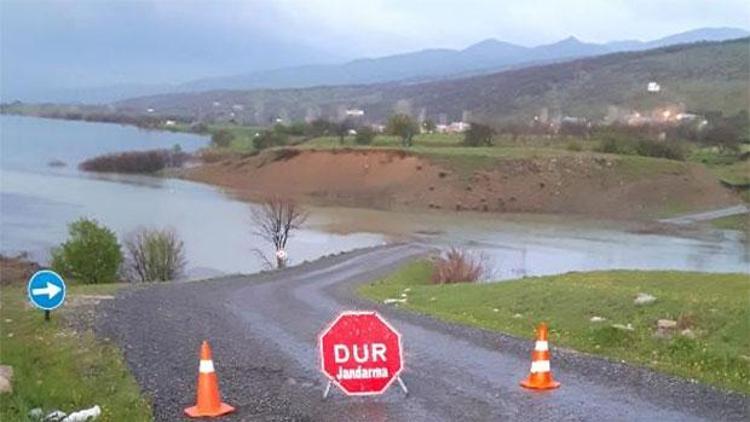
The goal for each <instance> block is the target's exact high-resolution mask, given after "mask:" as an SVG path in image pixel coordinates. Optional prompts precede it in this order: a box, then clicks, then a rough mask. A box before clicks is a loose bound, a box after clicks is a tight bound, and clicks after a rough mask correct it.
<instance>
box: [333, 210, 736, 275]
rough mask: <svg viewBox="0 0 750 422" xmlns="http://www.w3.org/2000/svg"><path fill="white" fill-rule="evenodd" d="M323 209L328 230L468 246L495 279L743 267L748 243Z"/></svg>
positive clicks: (496, 218) (557, 224)
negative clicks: (481, 259)
mask: <svg viewBox="0 0 750 422" xmlns="http://www.w3.org/2000/svg"><path fill="white" fill-rule="evenodd" d="M324 211H325V212H321V214H322V217H321V218H320V223H321V224H322V225H324V226H326V227H328V229H329V230H333V231H337V232H343V233H346V232H348V231H360V230H366V231H373V232H379V233H388V234H389V235H391V236H393V237H395V238H401V239H414V240H416V241H419V242H423V243H425V244H429V245H434V246H438V247H441V248H448V247H450V246H460V247H464V248H466V249H469V250H472V251H474V252H475V255H476V257H478V258H479V257H481V258H483V259H484V260H485V261H486V263H487V264H488V266H489V268H490V274H489V278H491V279H496V280H502V279H511V278H518V277H526V276H537V275H548V274H556V273H561V272H568V271H587V270H602V269H648V270H684V271H707V272H750V255H749V254H748V246H747V242H745V241H744V239H743V237H744V235H743V234H742V233H739V232H735V231H722V230H712V229H705V228H704V229H691V230H688V231H682V232H677V233H674V234H643V233H642V231H644V229H646V228H651V225H644V224H640V223H622V222H614V221H595V220H590V219H586V218H576V217H557V216H544V215H517V214H503V215H490V214H476V213H448V214H445V213H442V214H438V213H435V214H433V213H411V212H400V213H398V212H384V211H365V210H351V209H327V210H324Z"/></svg>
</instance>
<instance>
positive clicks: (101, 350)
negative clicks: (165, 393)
mask: <svg viewBox="0 0 750 422" xmlns="http://www.w3.org/2000/svg"><path fill="white" fill-rule="evenodd" d="M120 287H122V285H89V286H83V285H74V286H70V287H69V289H68V295H69V297H73V296H75V295H76V294H97V295H102V294H112V293H114V291H116V290H117V289H118V288H120ZM1 301H2V302H1V303H2V310H1V311H0V313H1V314H2V321H0V324H2V331H1V332H2V344H1V345H0V362H1V363H2V364H5V365H11V366H13V370H14V376H13V393H12V394H3V395H1V396H0V420H3V421H23V420H26V418H27V417H26V415H27V414H28V412H29V410H31V409H33V408H36V407H41V408H42V409H43V410H44V411H45V412H50V411H52V410H55V409H60V410H62V411H64V412H66V413H70V412H71V411H76V410H81V409H83V408H88V407H91V406H93V405H97V404H98V405H99V406H101V407H102V417H100V418H99V419H98V420H101V421H149V420H152V417H151V408H150V405H149V403H148V401H147V400H146V399H144V398H143V396H142V395H141V393H140V390H139V388H138V385H137V384H136V382H135V380H134V379H133V377H132V376H131V374H130V373H129V372H128V370H127V367H126V365H125V363H124V361H123V357H122V354H121V353H120V351H119V349H118V348H116V347H115V346H114V345H111V344H108V343H104V342H102V341H99V340H98V339H96V338H95V337H94V335H93V333H91V332H90V331H89V332H73V331H71V330H70V329H68V328H66V327H65V326H64V323H63V322H62V321H61V318H60V313H64V312H73V311H72V310H70V309H65V306H68V305H63V308H61V310H60V311H53V312H52V321H50V322H44V317H43V315H44V314H43V313H42V312H41V311H39V310H36V309H33V308H31V307H29V306H27V298H26V295H25V285H8V286H3V288H2V298H1Z"/></svg>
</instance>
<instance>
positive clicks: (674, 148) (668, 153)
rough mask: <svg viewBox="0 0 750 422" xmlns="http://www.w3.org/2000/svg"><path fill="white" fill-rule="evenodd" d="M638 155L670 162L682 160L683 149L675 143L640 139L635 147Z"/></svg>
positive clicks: (683, 157)
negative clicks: (666, 159)
mask: <svg viewBox="0 0 750 422" xmlns="http://www.w3.org/2000/svg"><path fill="white" fill-rule="evenodd" d="M635 151H636V153H637V154H638V155H642V156H644V157H658V158H668V159H670V160H684V159H685V149H684V148H683V147H682V145H680V143H679V142H677V141H652V140H649V139H641V140H640V141H638V142H637V144H636V146H635Z"/></svg>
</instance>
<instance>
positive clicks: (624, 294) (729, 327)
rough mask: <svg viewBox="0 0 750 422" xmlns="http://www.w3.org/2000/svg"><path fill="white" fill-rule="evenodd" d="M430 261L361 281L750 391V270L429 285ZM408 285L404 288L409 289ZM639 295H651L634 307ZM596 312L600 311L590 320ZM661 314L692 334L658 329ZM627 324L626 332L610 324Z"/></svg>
mask: <svg viewBox="0 0 750 422" xmlns="http://www.w3.org/2000/svg"><path fill="white" fill-rule="evenodd" d="M431 272H432V266H431V264H430V263H429V262H427V261H421V262H416V263H412V264H409V265H406V266H405V267H403V268H401V269H400V270H399V271H397V272H396V273H394V274H392V275H391V276H389V277H387V278H385V279H382V280H379V281H377V282H374V283H371V284H368V285H363V286H362V287H361V288H360V292H361V294H363V295H364V296H366V297H368V298H370V299H373V300H376V301H381V302H382V301H383V300H384V299H386V298H400V297H401V295H402V294H403V293H405V294H406V296H407V301H406V303H405V304H401V305H398V306H403V307H406V308H408V309H411V310H414V311H417V312H420V313H425V314H429V315H433V316H435V317H437V318H439V319H443V320H447V321H451V322H456V323H460V324H466V325H471V326H476V327H481V328H485V329H489V330H495V331H500V332H505V333H509V334H512V335H515V336H519V337H524V338H532V337H533V333H534V327H535V326H536V324H537V323H538V322H540V321H547V322H548V323H549V324H550V328H551V339H550V340H551V341H552V342H553V343H554V344H555V345H558V346H563V347H569V348H573V349H575V350H579V351H582V352H587V353H592V354H596V355H601V356H605V357H608V358H612V359H617V360H625V361H627V362H630V363H633V364H638V365H645V366H648V367H651V368H653V369H656V370H659V371H663V372H667V373H670V374H675V375H679V376H682V377H687V378H695V379H698V380H700V381H703V382H706V383H710V384H714V385H717V386H721V387H724V388H729V389H733V390H738V391H742V392H745V393H750V337H749V336H748V335H747V333H748V332H750V278H749V277H748V276H746V275H741V274H702V273H686V272H675V271H606V272H590V273H570V274H564V275H559V276H550V277H538V278H529V279H525V280H516V281H509V282H502V283H493V284H460V285H432V284H429V279H430V274H431ZM407 289H408V290H407ZM639 293H647V294H651V295H653V296H655V297H656V298H657V299H656V301H655V302H653V303H650V304H647V305H635V304H634V298H635V297H636V296H637V295H638V294H639ZM592 317H601V318H606V320H604V321H601V322H592V321H591V318H592ZM659 319H671V320H676V321H678V324H679V327H680V329H689V330H690V331H691V332H692V333H693V334H694V335H695V338H690V337H688V336H683V335H680V334H677V335H675V336H673V337H671V338H667V339H662V338H656V337H654V333H655V331H656V322H657V320H659ZM616 324H621V325H623V326H628V324H630V325H631V326H632V328H633V329H632V331H630V330H627V329H619V328H615V327H613V325H616Z"/></svg>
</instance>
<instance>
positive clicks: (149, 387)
mask: <svg viewBox="0 0 750 422" xmlns="http://www.w3.org/2000/svg"><path fill="white" fill-rule="evenodd" d="M428 252H429V249H428V248H427V247H425V246H421V245H415V244H407V245H392V246H385V247H378V248H372V249H366V250H361V251H357V252H353V253H348V254H344V255H339V256H335V257H328V258H323V259H321V260H319V261H316V262H313V263H308V264H303V265H301V266H298V267H293V268H288V269H286V270H283V271H276V272H269V273H261V274H258V275H251V276H230V277H224V278H221V279H216V280H211V281H203V282H195V283H183V284H169V285H156V286H149V287H145V288H135V289H131V290H129V291H126V292H124V293H121V294H120V295H119V296H118V297H117V300H114V301H110V303H107V304H105V305H103V308H102V309H101V310H100V311H101V312H100V316H101V317H100V319H99V327H98V330H99V332H100V333H101V334H104V335H107V336H110V337H112V338H113V339H114V340H115V341H116V342H117V343H119V344H120V346H121V347H122V348H123V350H124V352H125V356H126V359H127V361H128V364H129V366H130V367H131V369H132V370H133V372H134V374H135V376H136V379H137V380H138V382H139V384H140V385H141V386H142V388H143V389H144V390H145V392H146V393H147V394H149V395H150V396H151V397H152V399H153V406H154V414H155V417H156V419H157V420H164V421H171V420H182V409H183V408H184V407H187V406H189V405H191V404H192V402H193V401H194V394H195V379H196V376H197V366H198V357H197V353H198V346H199V343H200V341H202V340H203V339H207V340H209V341H210V342H211V344H212V347H213V351H214V363H215V366H216V369H217V372H218V376H219V379H220V384H221V387H222V393H223V396H224V398H225V401H226V402H228V403H230V404H232V405H234V406H236V407H237V409H238V411H237V412H236V413H235V414H233V415H231V416H230V417H228V418H226V420H316V421H317V420H325V421H329V420H342V421H344V420H347V421H349V420H368V421H369V420H373V421H385V420H411V421H417V420H418V421H422V420H425V421H442V420H450V421H454V420H462V421H465V420H535V421H539V420H556V421H559V420H591V421H601V420H608V421H612V420H614V421H619V420H649V421H650V420H660V421H689V420H710V421H720V420H738V421H739V420H748V418H750V410H748V409H749V407H750V398H748V397H747V396H743V395H740V394H734V393H726V392H722V391H720V390H717V389H714V388H711V387H707V386H704V385H700V384H696V383H691V382H690V381H686V380H681V379H677V378H673V377H669V376H665V375H661V374H657V373H654V372H652V371H649V370H645V369H641V368H636V367H632V366H628V365H624V364H619V363H614V362H609V361H606V360H603V359H599V358H595V357H590V356H586V355H582V354H579V353H575V352H572V351H567V350H560V349H557V348H555V347H554V345H552V349H551V351H552V370H553V372H554V375H555V378H556V379H557V380H558V381H560V382H561V383H562V387H561V388H560V389H558V390H553V391H550V392H543V393H539V392H531V391H527V390H524V389H522V388H521V387H519V385H518V382H519V381H520V380H521V379H523V378H524V377H525V376H526V375H528V370H529V366H530V351H531V349H532V347H533V342H532V341H527V340H520V339H517V338H513V337H510V336H505V335H502V334H498V333H490V332H487V331H484V330H478V329H472V328H466V327H461V326H456V325H453V324H447V323H442V322H439V321H435V320H433V319H431V318H428V317H424V316H420V315H416V314H413V313H409V312H405V311H400V310H397V309H393V308H392V307H387V306H383V305H377V304H372V303H367V302H364V301H362V300H361V299H358V298H357V297H356V295H355V294H354V293H353V288H354V287H355V286H356V285H357V284H358V283H362V282H367V281H370V280H373V279H376V278H378V277H380V276H383V275H386V274H387V273H389V272H390V271H393V270H394V269H396V268H397V267H398V266H400V265H402V264H403V263H405V262H407V261H409V260H410V259H413V258H415V257H417V256H420V255H423V254H425V253H428ZM345 309H376V310H379V311H381V313H382V314H383V315H384V316H385V317H386V318H387V319H388V321H389V322H390V323H391V324H392V325H393V326H394V327H395V328H397V329H398V330H399V331H400V332H401V334H402V336H403V344H404V351H405V360H406V363H405V370H404V372H403V373H402V378H403V380H404V381H405V382H406V384H407V386H408V387H409V390H410V394H409V396H408V397H405V396H404V395H403V393H402V391H401V390H400V389H399V388H398V386H397V385H393V386H391V388H390V390H389V391H387V392H386V393H385V394H384V395H383V396H380V397H358V398H350V397H346V396H344V395H343V393H341V392H340V391H338V390H336V389H335V387H334V390H332V394H331V396H330V397H329V399H328V400H326V401H323V400H322V399H321V397H322V393H323V390H324V388H325V385H326V382H327V380H326V379H325V377H324V376H323V375H322V374H321V373H320V372H319V360H318V359H319V357H318V354H317V347H316V342H317V336H318V334H319V332H320V330H321V329H323V328H324V327H325V326H326V324H327V323H328V322H330V321H331V320H332V319H333V318H334V317H335V316H336V314H338V312H340V311H342V310H345Z"/></svg>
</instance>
